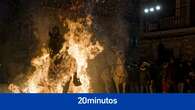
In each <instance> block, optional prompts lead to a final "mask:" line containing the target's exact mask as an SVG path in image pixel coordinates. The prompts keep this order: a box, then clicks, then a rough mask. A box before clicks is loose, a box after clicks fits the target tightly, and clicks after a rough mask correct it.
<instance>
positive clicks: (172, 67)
mask: <svg viewBox="0 0 195 110" xmlns="http://www.w3.org/2000/svg"><path fill="white" fill-rule="evenodd" d="M137 70H138V72H137V74H138V80H139V81H138V92H140V93H192V92H195V61H193V60H189V61H185V60H183V59H180V58H177V59H174V58H171V59H169V60H168V61H166V62H163V63H159V62H147V61H142V62H141V63H140V64H138V65H137Z"/></svg>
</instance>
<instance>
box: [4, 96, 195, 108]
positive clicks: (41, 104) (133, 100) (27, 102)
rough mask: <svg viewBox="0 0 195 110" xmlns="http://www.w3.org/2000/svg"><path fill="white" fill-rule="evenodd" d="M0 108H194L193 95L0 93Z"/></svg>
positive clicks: (194, 98)
mask: <svg viewBox="0 0 195 110" xmlns="http://www.w3.org/2000/svg"><path fill="white" fill-rule="evenodd" d="M0 110H195V94H0Z"/></svg>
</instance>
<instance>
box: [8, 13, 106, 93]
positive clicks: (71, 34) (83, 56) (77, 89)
mask: <svg viewBox="0 0 195 110" xmlns="http://www.w3.org/2000/svg"><path fill="white" fill-rule="evenodd" d="M64 25H65V26H66V27H67V28H68V30H69V31H68V32H67V33H65V34H64V39H65V42H64V44H63V48H62V49H61V50H60V52H59V53H58V54H57V55H56V56H55V57H53V59H51V58H50V56H49V53H48V52H47V51H43V55H42V56H40V57H37V58H34V59H32V66H33V67H35V71H34V72H32V73H29V74H28V75H27V77H26V78H27V80H26V81H25V82H24V86H23V87H19V86H16V85H14V84H10V86H9V90H10V91H12V92H14V93H20V92H23V93H62V92H63V91H64V90H63V89H64V87H65V86H67V85H66V84H69V85H68V91H67V92H69V93H89V92H91V88H90V78H89V77H88V73H87V67H88V60H91V59H94V58H95V56H96V55H98V54H99V53H101V52H102V51H103V47H102V46H100V44H99V42H96V43H92V41H91V37H92V36H93V31H92V17H91V16H87V17H86V18H79V19H77V20H76V21H75V20H69V19H66V20H65V21H64ZM45 50H46V49H45ZM57 57H62V59H61V63H59V64H58V65H54V67H57V69H58V70H56V71H57V73H58V74H56V78H53V77H49V68H51V67H52V66H51V65H52V62H53V61H54V60H55V59H56V58H57ZM64 61H66V63H63V62H64ZM64 70H65V71H64ZM75 73H76V74H77V78H78V79H80V82H81V85H80V86H76V85H75V84H74V81H73V79H74V75H75Z"/></svg>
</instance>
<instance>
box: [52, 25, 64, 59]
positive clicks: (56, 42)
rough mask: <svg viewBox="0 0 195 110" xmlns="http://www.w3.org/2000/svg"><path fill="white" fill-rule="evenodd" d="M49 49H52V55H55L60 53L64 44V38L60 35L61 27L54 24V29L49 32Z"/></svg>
mask: <svg viewBox="0 0 195 110" xmlns="http://www.w3.org/2000/svg"><path fill="white" fill-rule="evenodd" d="M49 37H50V39H49V50H50V57H51V58H52V57H54V56H55V55H56V54H57V53H59V51H60V49H61V48H62V46H63V42H64V39H63V37H62V36H61V35H60V30H59V27H57V26H54V27H53V28H52V31H51V32H49Z"/></svg>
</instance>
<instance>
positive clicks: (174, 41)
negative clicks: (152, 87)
mask: <svg viewBox="0 0 195 110" xmlns="http://www.w3.org/2000/svg"><path fill="white" fill-rule="evenodd" d="M194 2H195V1H194V0H158V1H157V0H143V1H142V4H144V5H143V6H142V7H143V9H144V8H146V7H151V6H152V5H154V4H160V6H161V10H160V11H159V12H157V11H154V12H152V13H147V14H146V13H145V14H143V17H142V21H143V23H142V26H143V29H142V35H141V39H140V45H139V50H140V53H142V54H141V55H142V56H141V57H144V58H147V59H151V60H156V59H158V57H159V56H160V55H159V53H158V48H159V44H162V45H163V46H164V47H165V48H166V49H167V52H168V53H166V54H170V55H169V56H172V57H175V58H178V57H183V58H185V59H192V58H193V57H194V56H195V48H194V47H195V44H194V42H195V22H194V18H195V14H194V13H193V11H194V9H195V8H194V6H195V3H194Z"/></svg>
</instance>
